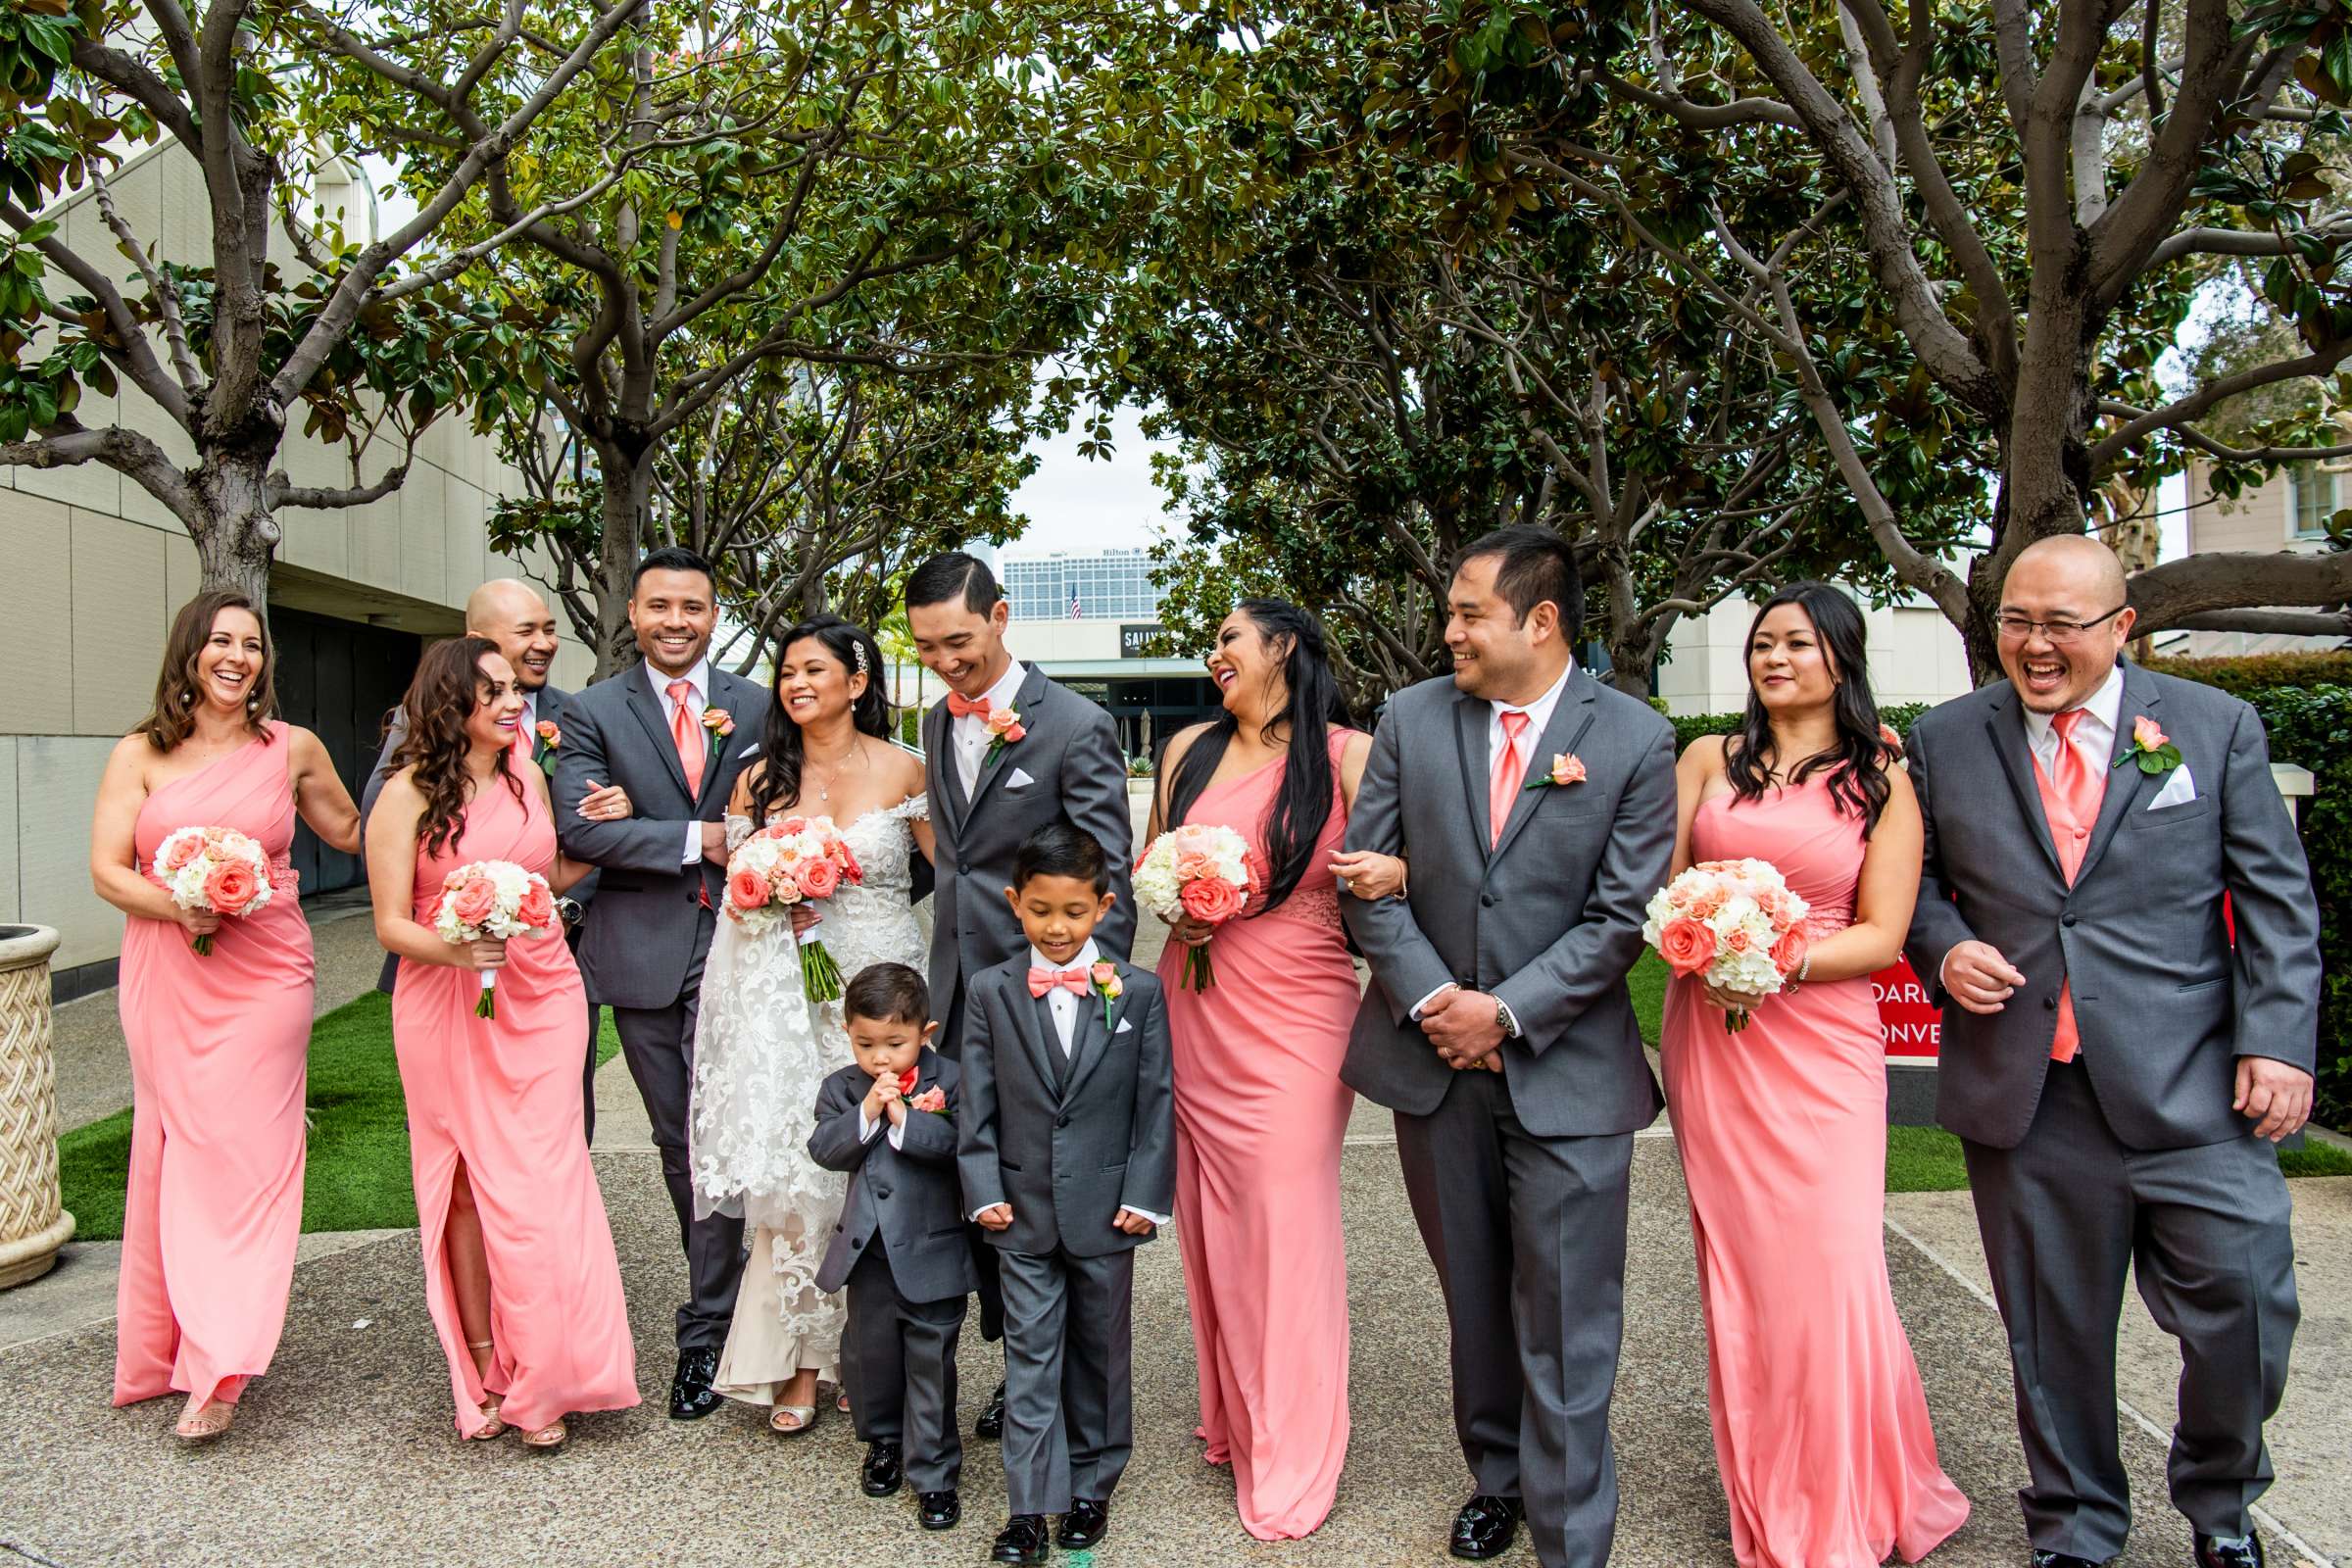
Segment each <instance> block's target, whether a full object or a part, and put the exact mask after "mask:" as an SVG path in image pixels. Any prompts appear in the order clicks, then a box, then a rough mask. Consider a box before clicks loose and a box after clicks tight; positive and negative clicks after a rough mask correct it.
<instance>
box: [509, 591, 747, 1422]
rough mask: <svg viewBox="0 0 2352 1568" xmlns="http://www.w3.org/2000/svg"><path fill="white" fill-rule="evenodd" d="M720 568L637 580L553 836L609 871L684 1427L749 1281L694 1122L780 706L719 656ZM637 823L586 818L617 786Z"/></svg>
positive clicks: (620, 1008) (607, 957)
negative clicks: (762, 765) (704, 1028)
mask: <svg viewBox="0 0 2352 1568" xmlns="http://www.w3.org/2000/svg"><path fill="white" fill-rule="evenodd" d="M715 581H716V579H715V578H714V577H713V575H712V573H711V566H710V564H709V563H707V562H705V561H704V560H703V559H702V557H700V556H698V555H695V554H694V553H693V552H692V551H688V550H676V549H670V550H657V551H655V552H653V553H652V554H651V555H648V556H647V557H646V558H645V559H644V560H643V561H642V562H640V563H639V564H638V566H637V580H636V585H635V587H634V588H633V590H632V591H631V593H630V596H629V625H630V627H631V629H633V630H634V631H635V632H636V634H637V646H638V649H639V650H640V651H641V652H642V653H643V654H644V656H645V659H644V662H641V663H638V664H633V665H631V666H630V667H629V668H627V669H624V670H622V671H620V672H619V673H618V674H616V675H614V676H613V677H612V678H611V679H610V680H602V681H599V682H597V683H596V684H595V685H593V686H591V687H589V688H588V689H587V690H586V691H584V692H580V693H578V694H576V695H575V696H574V697H573V698H572V700H571V706H570V709H569V710H568V711H567V713H566V722H565V727H564V744H563V745H562V746H561V747H560V748H558V749H557V759H556V788H555V809H556V833H557V837H558V838H559V839H560V840H561V842H562V844H563V846H564V854H565V855H568V856H570V857H571V858H573V859H577V860H586V861H588V862H589V863H591V864H593V865H597V866H600V867H602V868H603V874H602V876H601V878H600V885H599V886H598V888H597V897H596V902H595V903H594V904H592V905H590V906H589V907H588V917H587V921H586V924H585V925H584V926H583V927H582V930H581V934H580V972H581V975H582V977H583V978H584V979H585V980H586V981H587V983H588V1001H589V1003H590V1005H603V1006H609V1007H611V1008H612V1009H613V1027H614V1029H615V1030H616V1031H617V1032H618V1033H619V1035H620V1050H621V1054H622V1056H623V1057H624V1058H626V1060H627V1061H628V1064H629V1076H630V1077H632V1078H634V1079H636V1081H637V1092H638V1093H639V1094H640V1095H642V1096H643V1097H644V1098H645V1109H646V1114H647V1115H648V1116H649V1117H650V1118H651V1119H652V1121H653V1124H654V1144H655V1146H656V1147H657V1148H659V1149H660V1150H661V1151H662V1180H663V1182H664V1183H666V1184H667V1186H668V1188H669V1201H670V1206H671V1207H672V1208H674V1209H675V1210H676V1211H677V1216H678V1231H679V1236H680V1239H681V1241H682V1242H683V1243H684V1246H685V1249H686V1267H687V1273H688V1277H689V1295H688V1298H687V1300H686V1303H685V1304H684V1305H682V1306H680V1307H679V1308H678V1315H677V1329H678V1370H677V1375H676V1377H675V1378H674V1379H673V1380H672V1381H671V1384H670V1390H669V1413H670V1416H671V1418H672V1419H674V1420H682V1421H690V1420H694V1419H697V1418H699V1417H701V1416H705V1415H708V1414H710V1413H711V1411H712V1410H715V1409H716V1408H718V1405H719V1402H720V1401H719V1397H718V1396H717V1395H716V1394H715V1393H713V1392H712V1391H711V1379H712V1378H713V1376H715V1374H716V1373H717V1370H718V1352H719V1348H720V1347H721V1346H723V1345H724V1344H725V1343H726V1337H727V1323H728V1320H729V1318H730V1317H731V1316H732V1315H733V1313H734V1309H735V1287H736V1284H737V1282H738V1281H739V1280H740V1278H741V1276H742V1273H743V1221H742V1220H740V1219H731V1218H728V1217H727V1216H725V1215H721V1214H713V1215H711V1216H710V1217H708V1218H705V1219H697V1218H695V1215H694V1184H693V1180H692V1178H691V1176H690V1174H689V1171H688V1168H687V1147H686V1119H687V1110H688V1103H689V1100H690V1098H691V1094H692V1089H693V1084H694V1023H695V1015H696V1010H697V1007H698V1005H699V1004H700V1002H701V993H702V984H703V960H704V958H705V957H706V956H708V955H709V954H710V951H711V932H712V931H713V929H714V928H715V922H716V920H717V910H718V908H719V907H720V905H721V904H722V902H723V901H724V898H725V893H726V874H727V868H726V855H727V837H726V823H725V816H726V809H727V797H728V796H729V795H730V794H731V793H733V791H734V788H735V776H736V775H737V774H738V773H740V772H742V771H743V767H744V764H745V762H746V761H748V760H750V759H751V758H752V756H753V755H755V754H756V753H757V752H758V751H759V749H760V745H759V736H760V726H761V720H762V718H763V716H764V715H765V713H766V711H767V705H768V694H767V693H766V692H764V691H762V690H761V689H760V687H758V686H756V685H754V684H753V683H752V682H750V681H748V680H744V679H742V678H741V677H739V676H736V675H731V674H729V673H727V672H726V671H725V670H723V669H716V668H713V667H712V666H711V661H710V659H709V658H708V657H707V656H708V652H709V649H710V644H711V630H712V628H713V627H714V626H715V625H716V624H717V621H718V603H717V594H716V589H715ZM613 784H617V785H619V786H620V787H621V788H622V789H623V790H625V791H626V792H627V794H628V800H629V803H630V806H631V808H632V814H631V815H628V816H625V817H620V816H615V815H614V814H613V809H611V808H606V809H604V810H603V811H597V810H594V809H590V810H587V811H583V806H584V805H585V803H586V802H587V799H588V797H589V795H590V794H591V793H592V792H594V791H595V790H597V789H598V788H600V787H602V786H606V785H613Z"/></svg>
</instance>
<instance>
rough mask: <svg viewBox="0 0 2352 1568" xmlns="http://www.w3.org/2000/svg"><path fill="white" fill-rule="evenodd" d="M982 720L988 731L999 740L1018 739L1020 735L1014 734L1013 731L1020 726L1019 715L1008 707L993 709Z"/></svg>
mask: <svg viewBox="0 0 2352 1568" xmlns="http://www.w3.org/2000/svg"><path fill="white" fill-rule="evenodd" d="M983 722H985V723H986V724H987V725H988V732H989V733H990V734H991V735H994V736H996V737H997V738H998V739H1000V740H1007V741H1017V740H1019V739H1020V736H1018V735H1015V734H1014V733H1013V731H1014V730H1016V729H1019V728H1020V727H1021V715H1020V714H1019V713H1016V712H1014V711H1012V710H1011V709H1009V708H999V709H996V710H993V711H991V712H990V713H989V715H988V717H987V718H986V719H985V720H984V721H983Z"/></svg>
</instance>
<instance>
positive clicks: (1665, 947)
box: [1642, 860, 1810, 1032]
mask: <svg viewBox="0 0 2352 1568" xmlns="http://www.w3.org/2000/svg"><path fill="white" fill-rule="evenodd" d="M1809 910H1810V906H1809V905H1807V904H1806V903H1805V901H1804V900H1803V899H1800V898H1798V897H1797V896H1796V895H1795V894H1793V893H1791V892H1789V884H1788V883H1787V882H1786V881H1785V880H1783V879H1782V876H1781V873H1780V871H1779V869H1778V868H1777V867H1775V866H1774V865H1773V864H1772V862H1771V861H1769V860H1701V861H1700V862H1699V863H1698V864H1696V865H1694V866H1692V867H1691V869H1690V870H1688V871H1685V872H1684V873H1683V874H1682V875H1681V876H1678V877H1676V878H1675V879H1674V880H1673V881H1672V882H1670V883H1668V884H1667V885H1666V886H1665V887H1663V888H1661V889H1659V890H1658V892H1657V893H1656V894H1655V895H1654V896H1652V897H1651V899H1650V901H1649V907H1648V909H1647V910H1646V913H1647V914H1648V916H1649V917H1648V919H1647V920H1645V921H1643V922H1642V941H1644V942H1646V943H1648V944H1649V945H1650V946H1651V947H1653V948H1655V949H1657V950H1658V956H1660V957H1662V958H1664V959H1665V960H1666V965H1667V967H1668V968H1670V969H1672V970H1673V971H1674V972H1675V973H1676V974H1677V975H1682V976H1690V975H1698V976H1700V977H1701V978H1702V979H1703V980H1704V981H1705V982H1706V983H1707V984H1709V985H1712V986H1716V987H1719V988H1721V989H1723V990H1726V991H1741V992H1745V993H1747V994H1748V995H1750V996H1753V997H1759V998H1761V997H1769V996H1775V995H1777V994H1778V993H1779V992H1780V990H1781V987H1782V985H1783V983H1784V982H1786V981H1787V980H1788V978H1789V976H1790V975H1792V974H1794V973H1795V972H1796V970H1797V967H1798V965H1800V964H1802V963H1803V962H1804V961H1805V915H1806V914H1807V913H1808V912H1809ZM1723 1026H1724V1028H1725V1029H1727V1030H1731V1031H1734V1032H1737V1031H1739V1030H1741V1029H1744V1028H1746V1027H1747V1010H1746V1009H1745V1008H1744V1007H1742V1008H1738V1009H1735V1010H1733V1011H1730V1012H1727V1013H1726V1014H1725V1015H1724V1020H1723Z"/></svg>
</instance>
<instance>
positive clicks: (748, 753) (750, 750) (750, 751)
mask: <svg viewBox="0 0 2352 1568" xmlns="http://www.w3.org/2000/svg"><path fill="white" fill-rule="evenodd" d="M759 751H760V743H759V742H758V741H754V742H752V744H751V745H749V746H746V747H745V748H744V749H743V750H742V751H740V752H737V753H736V754H735V755H736V757H738V758H745V757H753V756H756V755H758V753H759Z"/></svg>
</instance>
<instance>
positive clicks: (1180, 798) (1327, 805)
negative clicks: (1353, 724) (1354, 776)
mask: <svg viewBox="0 0 2352 1568" xmlns="http://www.w3.org/2000/svg"><path fill="white" fill-rule="evenodd" d="M1234 608H1235V609H1236V610H1239V611H1240V612H1241V613H1243V614H1245V615H1248V616H1249V617H1250V624H1251V625H1253V626H1255V627H1256V628H1257V632H1258V635H1259V636H1261V637H1263V638H1265V640H1266V642H1267V643H1268V644H1269V645H1270V646H1274V647H1280V645H1281V644H1282V643H1283V642H1284V640H1285V639H1288V640H1289V643H1290V648H1289V650H1288V652H1286V653H1284V655H1283V659H1282V680H1283V685H1284V686H1285V687H1286V688H1287V689H1288V692H1289V701H1288V703H1287V704H1285V706H1284V708H1283V711H1281V712H1280V713H1278V714H1275V715H1273V716H1271V717H1269V718H1268V719H1267V720H1266V724H1265V728H1264V730H1263V731H1262V735H1261V738H1263V739H1267V740H1271V739H1272V738H1273V736H1274V733H1275V731H1276V730H1277V729H1279V728H1280V727H1281V726H1283V725H1286V724H1287V725H1289V726H1290V741H1289V758H1288V760H1287V761H1286V763H1285V764H1284V767H1283V771H1282V787H1281V788H1280V789H1278V790H1276V791H1275V793H1274V804H1273V805H1272V806H1271V807H1270V808H1268V809H1267V812H1266V860H1267V862H1268V863H1267V866H1266V897H1265V899H1264V901H1263V902H1261V903H1258V904H1256V905H1253V906H1252V907H1250V913H1251V914H1253V915H1256V914H1263V913H1265V912H1266V911H1267V910H1268V909H1271V908H1274V907H1277V906H1279V905H1280V904H1281V903H1282V901H1283V900H1284V899H1286V898H1288V897H1290V895H1291V890H1292V889H1294V888H1296V887H1297V886H1298V885H1299V878H1300V877H1301V876H1304V875H1305V874H1306V872H1307V870H1308V868H1309V865H1310V863H1311V862H1312V861H1313V859H1314V851H1315V840H1316V839H1317V838H1319V837H1321V836H1322V833H1323V824H1324V823H1325V822H1326V821H1328V820H1330V817H1331V788H1332V771H1331V731H1330V728H1329V726H1331V725H1333V724H1347V723H1348V722H1349V719H1348V703H1347V699H1346V698H1344V697H1342V696H1341V695H1340V683H1339V681H1338V680H1337V679H1336V678H1334V677H1333V675H1332V673H1331V658H1330V656H1329V655H1328V654H1327V653H1326V652H1325V651H1324V648H1323V628H1322V626H1321V625H1320V624H1319V623H1317V621H1316V620H1315V617H1314V616H1312V615H1310V614H1308V613H1306V612H1305V611H1303V610H1300V609H1299V607H1298V606H1297V605H1293V604H1287V603H1285V602H1284V601H1282V600H1280V599H1245V600H1243V601H1242V602H1241V603H1240V604H1238V605H1236V606H1235V607H1234ZM1240 732H1241V720H1240V719H1238V718H1236V717H1234V716H1233V714H1232V712H1231V711H1224V712H1220V713H1218V714H1217V715H1216V716H1215V717H1214V718H1212V719H1210V720H1209V724H1208V729H1207V730H1206V731H1205V732H1204V733H1203V734H1202V735H1201V738H1200V739H1199V740H1196V741H1195V742H1193V744H1192V746H1191V747H1190V748H1189V749H1187V750H1186V752H1185V754H1184V760H1182V761H1180V762H1178V763H1177V764H1176V771H1175V772H1174V773H1173V774H1171V775H1170V776H1169V778H1168V781H1167V794H1166V796H1165V798H1164V799H1163V801H1162V809H1161V812H1160V820H1161V821H1163V822H1165V823H1166V824H1167V825H1168V826H1170V827H1175V826H1178V825H1179V824H1181V823H1182V822H1183V821H1184V819H1185V815H1186V813H1187V812H1189V811H1191V810H1192V809H1193V803H1194V802H1196V801H1198V800H1200V799H1201V791H1203V790H1205V789H1207V788H1208V780H1209V776H1210V775H1211V774H1213V773H1215V772H1216V770H1217V763H1218V762H1219V761H1220V760H1222V759H1223V758H1224V756H1225V748H1226V746H1227V745H1229V744H1230V743H1231V742H1232V740H1233V738H1234V736H1235V735H1237V734H1239V733H1240Z"/></svg>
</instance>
